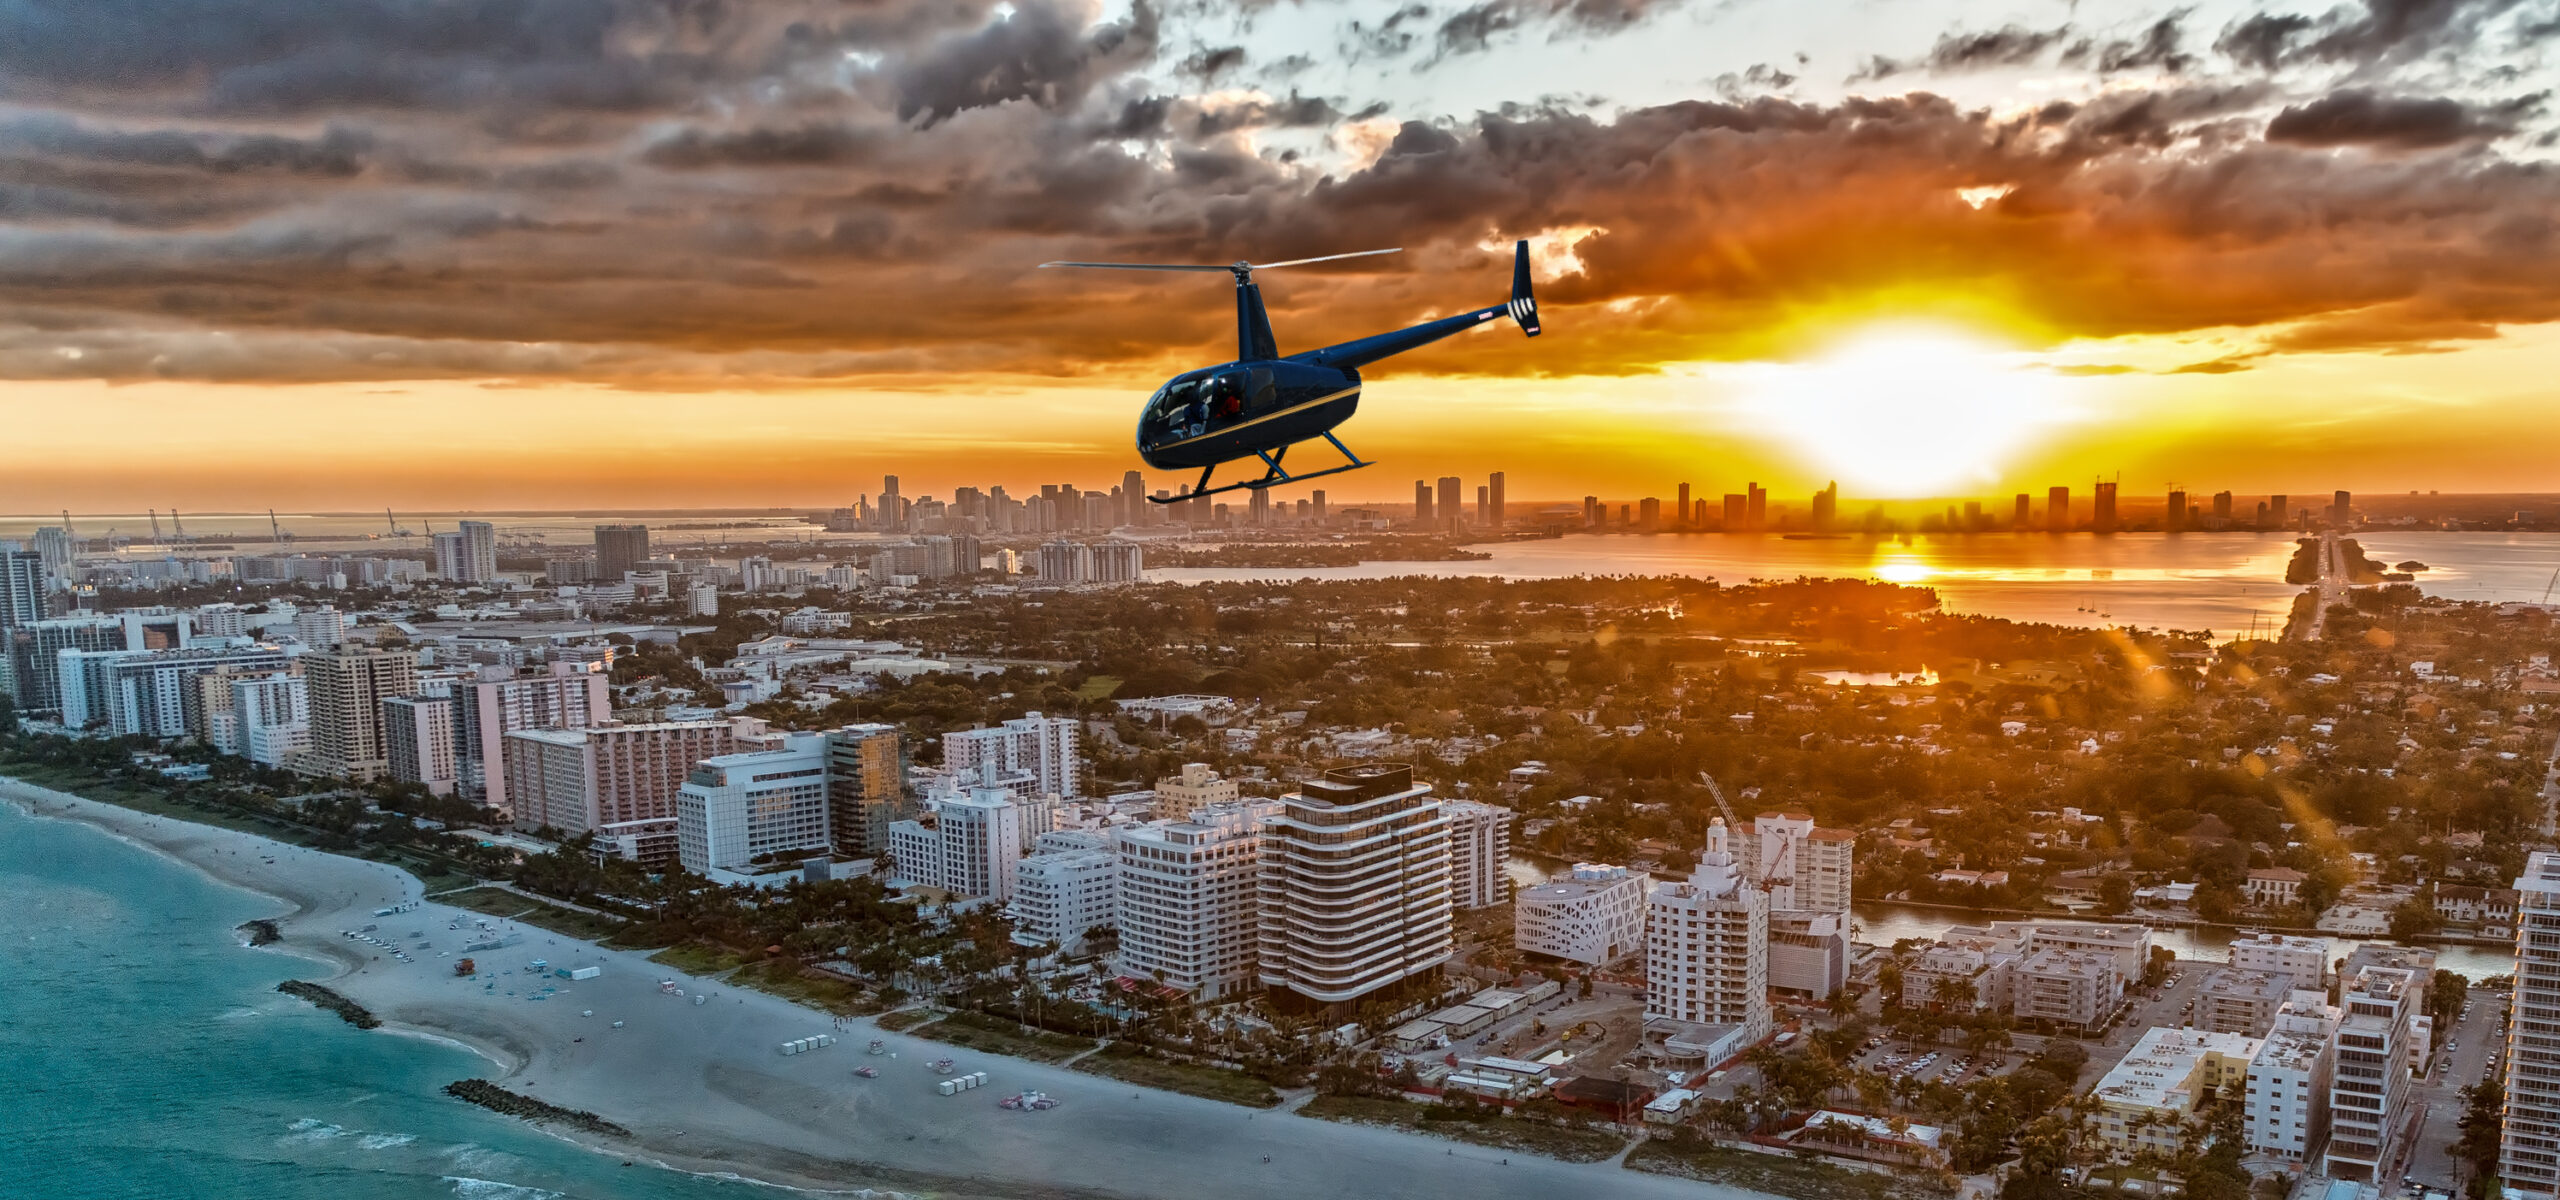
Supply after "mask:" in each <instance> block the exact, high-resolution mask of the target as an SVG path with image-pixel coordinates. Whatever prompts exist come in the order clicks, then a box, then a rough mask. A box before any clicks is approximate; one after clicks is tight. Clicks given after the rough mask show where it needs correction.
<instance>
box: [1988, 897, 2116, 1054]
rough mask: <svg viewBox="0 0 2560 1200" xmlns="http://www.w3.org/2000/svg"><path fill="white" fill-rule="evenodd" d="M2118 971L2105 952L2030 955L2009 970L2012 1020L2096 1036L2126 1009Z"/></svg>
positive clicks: (2038, 952) (2054, 951)
mask: <svg viewBox="0 0 2560 1200" xmlns="http://www.w3.org/2000/svg"><path fill="white" fill-rule="evenodd" d="M1992 927H1993V928H1994V929H1997V928H1999V923H1995V924H1994V925H1993V926H1992ZM2143 933H2144V934H2145V935H2148V934H2149V933H2150V931H2149V930H2143ZM2116 966H2117V964H2116V960H2115V958H2114V956H2112V955H2110V954H2108V953H2106V952H2105V951H2101V950H2068V949H2060V948H2056V949H2050V950H2031V951H2029V952H2028V953H2027V955H2026V957H2024V958H2021V959H2019V960H2018V963H2017V965H2016V966H2015V967H2013V968H2012V969H2011V970H2010V975H2009V981H2010V982H2009V1015H2010V1016H2012V1017H2015V1018H2017V1019H2018V1020H2021V1021H2041V1022H2044V1023H2045V1024H2047V1025H2050V1026H2052V1027H2054V1028H2058V1029H2063V1030H2067V1031H2070V1032H2073V1033H2078V1034H2082V1035H2086V1034H2089V1033H2092V1032H2095V1031H2096V1030H2097V1029H2099V1028H2100V1027H2102V1026H2104V1025H2105V1024H2106V1023H2107V1022H2108V1020H2110V1019H2111V1018H2113V1017H2114V1016H2115V1014H2116V1010H2118V1009H2120V1008H2122V1007H2124V984H2125V981H2124V976H2122V975H2119V974H2117V971H2116Z"/></svg>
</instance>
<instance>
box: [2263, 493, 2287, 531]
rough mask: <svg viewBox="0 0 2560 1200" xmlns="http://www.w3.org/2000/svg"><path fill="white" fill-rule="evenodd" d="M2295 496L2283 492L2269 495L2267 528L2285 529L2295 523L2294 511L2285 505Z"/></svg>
mask: <svg viewBox="0 0 2560 1200" xmlns="http://www.w3.org/2000/svg"><path fill="white" fill-rule="evenodd" d="M2292 500H2293V498H2292V497H2291V496H2287V495H2285V494H2283V493H2282V492H2278V493H2277V494H2275V495H2273V496H2269V497H2267V528H2269V529H2285V528H2290V527H2291V526H2292V524H2293V512H2292V510H2291V509H2288V508H2287V507H2285V506H2286V505H2288V504H2290V503H2292Z"/></svg>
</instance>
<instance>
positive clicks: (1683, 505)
mask: <svg viewBox="0 0 2560 1200" xmlns="http://www.w3.org/2000/svg"><path fill="white" fill-rule="evenodd" d="M1675 503H1676V504H1677V507H1675V508H1673V509H1672V510H1671V523H1672V524H1674V525H1683V524H1686V523H1688V520H1689V485H1688V484H1685V483H1684V484H1681V485H1680V498H1679V500H1678V501H1676V502H1675Z"/></svg>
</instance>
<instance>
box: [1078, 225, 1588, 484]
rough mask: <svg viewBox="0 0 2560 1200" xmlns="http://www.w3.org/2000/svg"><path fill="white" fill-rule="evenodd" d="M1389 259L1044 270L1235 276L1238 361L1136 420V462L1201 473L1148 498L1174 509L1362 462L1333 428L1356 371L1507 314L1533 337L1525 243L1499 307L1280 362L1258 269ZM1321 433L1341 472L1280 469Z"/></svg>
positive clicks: (1164, 394)
mask: <svg viewBox="0 0 2560 1200" xmlns="http://www.w3.org/2000/svg"><path fill="white" fill-rule="evenodd" d="M1394 253H1396V251H1394V250H1363V251H1360V252H1358V253H1355V254H1328V255H1325V256H1323V257H1321V258H1293V259H1290V260H1288V261H1287V262H1274V263H1248V262H1238V263H1232V264H1228V265H1225V266H1216V265H1194V264H1187V263H1186V264H1167V263H1105V262H1052V263H1042V264H1040V265H1041V266H1043V267H1099V268H1106V269H1109V270H1115V271H1226V272H1229V273H1231V274H1233V275H1234V276H1235V278H1236V361H1234V362H1230V363H1221V364H1219V365H1217V366H1214V367H1202V368H1201V369H1199V370H1196V371H1185V372H1183V373H1182V374H1180V375H1176V376H1174V377H1173V378H1172V379H1170V380H1167V381H1166V382H1165V385H1164V386H1163V387H1162V388H1159V389H1157V390H1156V394H1155V395H1153V396H1151V397H1149V398H1148V399H1147V406H1146V408H1145V409H1144V410H1142V411H1141V412H1140V413H1139V414H1138V457H1140V458H1142V459H1145V460H1146V463H1147V465H1148V466H1151V467H1158V468H1162V469H1166V470H1189V469H1191V468H1193V467H1198V468H1199V469H1200V482H1199V483H1197V484H1194V485H1193V486H1192V488H1191V490H1189V491H1188V492H1185V493H1184V494H1182V495H1180V496H1173V497H1165V498H1155V497H1150V498H1151V499H1155V501H1156V503H1158V504H1172V503H1175V502H1177V501H1181V500H1189V499H1193V498H1195V497H1199V496H1205V495H1211V494H1214V493H1218V492H1230V491H1234V490H1236V489H1237V488H1254V489H1257V490H1258V489H1261V488H1267V487H1270V486H1272V485H1274V484H1281V483H1295V482H1298V481H1300V480H1304V479H1314V478H1317V477H1318V476H1323V475H1335V474H1340V473H1341V472H1344V471H1351V470H1356V469H1358V468H1361V467H1365V466H1368V465H1370V464H1368V463H1365V462H1362V461H1360V456H1359V455H1357V454H1353V453H1352V452H1351V448H1350V447H1349V446H1345V445H1343V444H1342V439H1340V438H1338V437H1335V436H1334V435H1333V428H1334V426H1336V425H1340V424H1342V423H1343V422H1344V421H1348V420H1350V419H1351V414H1352V413H1353V412H1355V411H1357V410H1358V409H1359V407H1360V368H1362V367H1365V366H1367V365H1369V364H1370V363H1373V362H1376V361H1378V360H1379V359H1382V358H1385V357H1387V356H1389V355H1393V354H1402V353H1404V352H1405V351H1407V350H1411V349H1414V348H1416V347H1419V346H1426V345H1429V344H1430V343H1432V342H1436V341H1439V340H1440V339H1442V338H1444V337H1448V336H1449V335H1451V334H1453V333H1458V332H1460V331H1462V330H1467V329H1473V328H1475V327H1476V326H1478V325H1481V324H1483V323H1484V322H1486V321H1490V320H1492V319H1494V318H1495V317H1502V316H1507V317H1510V318H1511V319H1512V320H1513V321H1515V322H1517V323H1518V324H1519V326H1520V332H1522V333H1524V334H1527V335H1528V336H1530V337H1536V336H1538V301H1537V298H1536V297H1535V296H1532V295H1531V294H1530V293H1529V243H1527V242H1525V241H1523V242H1518V243H1515V244H1514V245H1513V247H1512V259H1511V299H1509V300H1507V301H1505V302H1503V303H1501V304H1496V305H1493V306H1492V307H1490V308H1479V309H1477V310H1475V311H1473V312H1464V313H1459V314H1458V315H1456V316H1454V317H1442V318H1440V319H1439V320H1437V321H1425V322H1423V323H1422V324H1420V325H1415V326H1411V327H1409V328H1405V329H1399V330H1396V331H1394V332H1392V333H1381V334H1375V335H1372V336H1369V337H1364V338H1360V339H1357V340H1354V341H1348V342H1343V343H1341V344H1340V345H1334V346H1327V347H1325V348H1324V349H1322V350H1309V351H1307V352H1306V353H1304V354H1292V355H1289V356H1288V357H1286V358H1283V357H1281V354H1280V347H1279V344H1278V343H1277V342H1275V341H1273V340H1272V337H1271V317H1270V315H1269V314H1268V313H1265V312H1264V311H1263V308H1262V288H1261V286H1260V285H1258V284H1256V283H1254V281H1253V273H1254V272H1255V271H1267V270H1270V269H1272V268H1274V267H1296V266H1303V265H1305V264H1308V263H1320V262H1333V261H1335V260H1337V259H1345V258H1365V257H1367V256H1369V255H1372V254H1394ZM1319 437H1321V438H1323V439H1324V440H1326V441H1328V442H1331V443H1333V448H1334V449H1336V450H1339V451H1341V452H1342V457H1343V458H1345V459H1347V460H1348V461H1347V462H1346V463H1344V465H1342V466H1338V467H1327V468H1325V469H1324V470H1321V471H1306V472H1302V473H1299V474H1295V475H1292V474H1290V473H1289V471H1288V470H1287V469H1286V468H1284V467H1282V466H1281V465H1280V464H1281V460H1282V459H1283V458H1285V457H1287V455H1288V453H1289V447H1291V446H1294V445H1296V444H1298V443H1299V442H1303V441H1307V440H1309V439H1312V438H1319ZM1248 457H1252V458H1260V459H1261V460H1262V465H1263V475H1262V478H1260V479H1254V480H1248V481H1245V482H1242V483H1229V484H1222V485H1220V486H1218V487H1210V486H1209V476H1210V475H1211V474H1212V473H1214V472H1215V471H1216V470H1217V469H1218V464H1220V463H1227V462H1234V461H1237V460H1239V459H1243V458H1248Z"/></svg>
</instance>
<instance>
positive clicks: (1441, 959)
mask: <svg viewBox="0 0 2560 1200" xmlns="http://www.w3.org/2000/svg"><path fill="white" fill-rule="evenodd" d="M1440 809H1441V805H1440V801H1439V800H1438V799H1436V798H1434V797H1433V796H1432V794H1431V785H1429V784H1421V783H1415V782H1414V781H1413V768H1411V767H1408V766H1403V765H1399V764H1390V763H1379V764H1374V765H1369V766H1359V767H1345V768H1342V769H1339V770H1334V771H1328V772H1326V773H1325V776H1324V778H1322V779H1311V780H1308V781H1306V782H1305V783H1303V784H1300V785H1299V787H1298V790H1297V791H1295V792H1292V793H1290V794H1289V795H1287V796H1283V797H1281V800H1280V811H1279V812H1278V813H1275V814H1273V815H1272V816H1270V817H1269V818H1267V819H1265V820H1264V821H1263V823H1262V873H1261V878H1260V886H1261V906H1262V912H1261V921H1262V939H1261V945H1260V947H1259V951H1258V952H1259V954H1260V956H1261V962H1260V964H1259V965H1258V968H1257V970H1258V971H1259V974H1260V978H1261V980H1262V984H1263V986H1264V987H1266V988H1269V989H1271V990H1272V994H1273V998H1274V999H1275V1000H1276V1001H1279V1002H1280V1003H1282V1004H1284V1005H1314V1006H1331V1005H1340V1004H1348V1003H1350V1002H1352V1001H1355V1000H1358V999H1359V998H1360V997H1362V996H1366V995H1368V994H1370V993H1371V992H1375V991H1377V990H1379V989H1380V988H1384V987H1388V986H1391V985H1393V984H1397V983H1401V982H1403V981H1405V980H1407V979H1412V978H1415V977H1417V976H1422V975H1427V974H1430V973H1431V972H1433V971H1436V970H1438V969H1439V967H1440V965H1441V964H1442V963H1445V962H1447V961H1448V960H1449V955H1450V954H1451V953H1453V952H1454V951H1455V950H1456V948H1457V944H1456V941H1455V933H1454V926H1453V925H1452V923H1451V918H1450V913H1451V908H1450V890H1449V864H1450V854H1449V821H1448V818H1447V817H1445V816H1443V815H1442V814H1441V811H1440Z"/></svg>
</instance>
